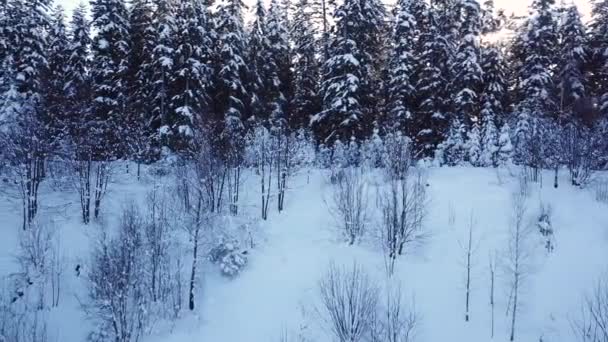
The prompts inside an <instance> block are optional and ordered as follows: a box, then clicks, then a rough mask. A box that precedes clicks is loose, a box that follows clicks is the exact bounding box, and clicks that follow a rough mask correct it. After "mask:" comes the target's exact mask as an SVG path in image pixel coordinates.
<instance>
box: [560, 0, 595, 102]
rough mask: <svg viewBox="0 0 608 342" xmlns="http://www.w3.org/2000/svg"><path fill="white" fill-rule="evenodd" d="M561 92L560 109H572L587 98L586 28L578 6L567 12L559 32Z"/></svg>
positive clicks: (572, 6) (570, 7)
mask: <svg viewBox="0 0 608 342" xmlns="http://www.w3.org/2000/svg"><path fill="white" fill-rule="evenodd" d="M559 40H560V42H559V48H560V50H559V66H558V71H559V76H558V77H559V79H558V81H557V88H558V91H559V95H558V96H559V102H560V105H559V106H560V108H561V109H562V110H563V109H564V108H568V107H570V106H571V105H572V104H573V103H574V102H575V101H577V100H578V99H581V98H582V97H584V96H585V93H586V92H585V83H586V80H585V75H584V66H585V63H586V62H587V60H588V57H587V39H586V33H585V27H584V26H583V23H582V22H581V17H580V14H579V12H578V9H577V8H576V6H574V5H571V6H569V7H568V8H567V9H566V10H565V18H564V21H563V24H562V25H561V27H560V32H559Z"/></svg>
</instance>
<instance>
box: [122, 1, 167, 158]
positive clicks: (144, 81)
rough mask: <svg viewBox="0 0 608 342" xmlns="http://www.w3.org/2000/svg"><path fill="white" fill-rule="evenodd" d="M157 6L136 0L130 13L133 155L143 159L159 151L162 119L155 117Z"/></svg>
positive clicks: (131, 138) (130, 99)
mask: <svg viewBox="0 0 608 342" xmlns="http://www.w3.org/2000/svg"><path fill="white" fill-rule="evenodd" d="M156 39H157V35H156V27H155V26H154V8H153V6H152V3H151V0H135V1H133V2H132V3H131V8H130V12H129V47H130V49H129V69H128V71H127V82H128V83H127V84H128V92H129V101H128V106H127V115H128V121H129V129H130V131H131V132H130V134H129V140H130V141H129V142H130V143H129V145H130V146H129V155H131V156H132V158H134V159H136V160H140V161H146V160H152V159H155V158H157V157H158V154H159V151H158V149H159V147H160V146H159V139H158V130H159V128H160V120H159V118H156V119H154V117H153V109H154V90H155V84H154V68H153V66H154V59H153V58H154V48H155V46H156Z"/></svg>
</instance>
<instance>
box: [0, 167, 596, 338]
mask: <svg viewBox="0 0 608 342" xmlns="http://www.w3.org/2000/svg"><path fill="white" fill-rule="evenodd" d="M133 169H134V168H133V167H132V168H131V173H129V174H126V173H125V172H124V168H120V170H121V171H117V172H116V173H117V174H116V175H115V178H114V181H113V184H111V185H110V187H109V189H110V193H109V195H108V198H106V202H105V205H106V206H105V208H104V210H103V211H104V212H103V215H104V218H105V221H106V222H107V224H109V225H111V224H112V223H113V222H115V221H116V220H117V216H118V213H119V211H120V210H119V209H120V208H121V207H122V206H123V205H124V204H125V203H128V202H131V201H138V202H139V201H143V197H144V195H145V192H146V190H147V189H149V188H150V187H151V183H152V182H151V181H150V179H148V180H144V181H140V182H138V181H137V180H136V178H135V176H134V174H133ZM144 172H145V171H144ZM326 173H327V171H325V170H311V171H310V172H305V171H303V172H300V174H299V175H298V176H296V177H295V178H294V179H293V180H292V182H291V185H290V189H289V192H288V194H287V196H286V208H285V211H284V212H282V213H278V212H277V211H276V208H275V207H276V203H274V202H273V203H271V209H270V217H269V219H268V221H265V222H260V223H259V224H257V225H255V230H256V231H254V233H253V236H254V238H253V240H254V244H255V247H254V248H253V249H252V250H250V253H249V261H248V265H247V266H246V268H245V269H244V270H243V272H242V273H241V274H240V275H238V276H237V277H236V278H234V279H228V278H225V277H222V276H221V275H220V274H219V271H218V270H217V268H215V267H212V265H205V267H204V268H203V274H202V275H201V279H202V284H201V286H199V288H198V294H197V295H198V297H197V298H198V303H197V304H198V308H197V309H196V310H195V311H194V312H193V313H190V312H184V314H183V315H182V318H181V319H180V320H178V321H177V322H176V323H175V324H174V325H171V326H167V325H158V326H157V327H155V329H154V330H153V331H152V333H151V335H150V336H148V337H146V338H145V340H144V342H186V341H212V342H241V341H249V342H268V341H279V337H280V336H281V334H283V333H284V332H285V331H288V332H289V333H294V334H302V335H305V336H306V337H307V338H308V339H307V341H317V342H330V341H334V339H333V338H332V337H331V335H330V333H329V330H328V329H327V328H326V327H325V326H324V325H323V324H322V323H321V322H320V318H319V315H320V314H319V312H318V311H317V310H316V309H315V307H318V285H317V284H318V281H319V279H320V277H321V276H322V275H323V274H324V272H325V271H326V270H327V267H328V264H329V263H330V262H335V263H337V264H344V265H350V264H352V263H353V261H356V262H357V263H359V264H360V265H362V267H363V268H364V269H365V270H366V271H367V272H369V273H370V274H371V275H372V276H373V278H374V280H375V281H376V283H377V285H378V286H379V287H383V286H385V285H386V276H385V272H384V259H383V254H382V252H381V249H380V247H379V246H378V243H377V241H376V239H375V238H374V233H373V229H372V227H373V226H374V223H373V222H370V225H369V226H370V230H369V232H368V234H367V236H366V237H365V238H364V239H363V241H360V242H359V243H357V244H356V245H354V246H348V245H347V243H345V241H344V239H343V238H342V237H341V235H340V232H339V230H338V229H337V227H336V224H335V221H334V219H333V218H332V216H331V215H330V214H329V212H328V209H327V205H326V202H328V201H329V200H330V192H331V189H332V185H331V184H329V183H328V182H327V175H326ZM428 173H429V175H428V188H427V189H428V191H429V195H430V208H429V215H428V220H427V222H426V227H427V228H428V229H429V230H430V231H431V233H432V234H431V236H430V237H429V238H428V239H427V240H426V241H425V243H424V244H423V245H421V246H420V247H419V248H416V249H415V250H413V251H410V253H409V254H407V255H406V256H404V257H402V258H400V259H399V260H398V265H397V267H396V271H395V276H394V277H395V278H397V279H398V280H399V283H400V284H401V286H402V289H403V293H404V294H405V297H406V298H407V301H408V302H409V303H410V304H412V305H415V308H416V310H417V311H418V312H419V315H420V323H419V326H418V328H417V334H416V339H415V341H420V342H436V341H471V342H480V341H490V340H491V339H490V318H489V317H490V307H489V281H490V279H489V270H488V261H489V260H488V259H489V255H490V254H492V253H494V252H496V253H497V255H498V260H499V262H498V264H499V266H498V278H497V283H496V292H495V293H496V300H497V307H496V332H495V337H494V340H497V341H507V340H508V317H507V316H506V315H505V310H506V301H507V298H508V295H509V293H508V291H507V290H508V289H509V287H508V280H507V279H506V278H505V277H504V272H502V271H503V269H504V268H502V267H500V264H501V262H500V260H501V257H502V256H503V255H504V251H505V250H506V246H507V240H506V239H507V237H506V233H507V229H508V225H509V223H510V212H511V211H510V198H511V197H510V194H511V192H512V190H513V189H515V188H516V186H517V179H516V178H515V176H513V175H512V174H513V173H515V171H509V170H507V169H500V170H495V169H483V168H469V167H457V168H431V169H429V172H428ZM562 173H563V174H564V175H563V177H562V178H561V181H560V187H559V188H558V189H554V188H553V187H552V182H551V181H550V180H552V177H551V176H552V174H551V173H550V172H548V171H547V172H546V173H545V174H544V182H543V184H542V188H541V186H540V184H538V183H536V184H535V183H532V185H531V187H532V189H533V190H532V192H531V196H530V197H529V199H528V211H527V214H528V216H527V218H526V222H527V223H528V224H531V225H533V224H535V223H536V222H535V219H537V215H538V213H539V206H540V203H541V201H542V203H544V204H550V205H551V207H552V209H553V217H552V218H551V222H552V226H553V229H554V230H555V236H554V243H555V250H554V251H553V252H552V253H547V252H546V250H545V249H544V247H543V241H544V240H543V239H542V237H541V236H540V234H539V233H538V232H537V231H535V233H534V234H533V235H532V236H533V237H534V238H538V241H537V242H535V243H534V246H535V247H536V249H537V250H536V251H535V253H534V258H533V261H534V262H533V265H534V267H533V272H532V273H531V274H529V275H528V276H527V277H526V278H525V281H524V285H523V289H522V292H521V294H520V296H521V305H522V308H521V312H520V316H519V317H518V322H517V324H518V327H517V335H516V341H539V339H542V341H551V342H560V341H563V342H566V341H572V335H571V334H572V332H571V329H570V319H571V318H573V317H574V316H575V315H576V314H577V313H578V312H579V309H580V305H581V304H582V302H581V298H582V296H583V295H584V294H585V293H586V291H589V290H591V289H592V287H593V286H594V283H595V281H596V280H597V279H598V278H599V277H600V276H601V275H603V274H605V272H604V270H605V269H606V266H607V264H608V258H607V257H606V256H607V251H608V248H607V247H608V206H607V205H606V204H602V203H598V202H596V201H595V200H594V196H593V193H592V192H591V191H588V190H584V189H579V188H575V187H573V186H571V185H569V184H568V181H567V177H566V175H565V172H562ZM150 177H151V176H149V177H148V178H150ZM308 178H309V183H308V181H307V180H308ZM382 179H383V178H382V176H380V175H379V172H378V171H374V173H373V174H372V175H370V177H369V182H370V187H371V188H370V189H371V190H370V196H372V195H371V194H374V193H375V191H374V190H373V188H374V187H376V186H378V184H379V183H380V182H382ZM164 181H166V182H170V180H169V179H168V177H166V179H164ZM258 184H259V181H258V179H257V177H256V176H255V175H254V174H253V173H250V174H247V176H246V183H245V184H244V193H245V194H244V200H243V203H242V206H243V208H247V210H246V211H247V212H248V215H257V214H258V212H259V203H258V200H259V196H258V194H259V191H258V186H259V185H258ZM2 196H3V197H0V222H1V223H2V224H1V225H0V230H1V232H0V235H2V239H0V276H5V275H7V274H9V273H11V272H14V271H15V270H16V264H15V260H14V255H15V253H16V246H17V245H18V243H17V241H18V234H19V230H20V219H21V216H20V211H19V202H18V199H17V198H12V197H10V196H8V195H6V196H5V195H2ZM41 203H42V204H43V208H42V212H41V214H40V215H42V216H45V217H51V216H52V217H53V218H52V219H51V221H53V222H54V226H55V227H56V228H57V229H58V232H59V234H60V236H61V247H62V248H61V249H62V251H63V253H64V254H65V257H66V260H67V266H66V270H65V272H64V275H63V277H64V283H65V288H64V290H63V293H62V300H61V302H60V305H59V307H58V308H54V309H52V310H53V311H52V312H51V314H50V317H51V320H50V329H49V334H50V336H52V338H51V339H50V341H63V342H81V341H84V340H85V336H86V333H87V331H88V330H89V328H90V324H89V323H88V322H87V321H86V319H85V317H84V315H83V313H82V312H81V310H80V307H79V304H78V299H80V300H83V299H85V298H86V287H85V283H84V278H85V277H83V276H81V277H76V275H75V274H74V272H73V269H74V265H75V264H77V263H82V264H83V265H84V272H86V264H87V263H88V260H89V253H90V251H91V248H90V244H91V242H92V239H93V237H94V235H95V229H96V226H95V225H90V226H84V225H82V224H81V223H80V218H79V210H78V198H77V195H76V193H71V192H57V191H51V190H50V189H49V188H48V187H47V188H45V189H43V190H42V195H41ZM374 203H375V202H374V201H373V200H370V205H371V207H372V208H373V209H374V210H377V209H375V208H376V207H375V204H374ZM273 205H274V206H273ZM471 215H473V216H474V218H475V222H476V223H475V226H474V227H475V230H474V236H476V237H477V238H478V240H479V243H478V245H479V247H478V248H477V249H476V251H475V254H474V258H473V260H474V262H473V275H472V293H471V296H472V297H471V321H470V322H465V321H464V307H465V306H464V305H465V304H464V300H465V291H464V285H465V283H464V279H465V268H464V266H465V265H464V260H465V259H464V250H463V249H462V248H461V247H460V246H461V244H464V241H465V238H466V236H467V228H468V224H469V222H470V218H471ZM450 218H452V220H451V219H450ZM451 221H453V224H452V223H451ZM186 262H188V263H189V261H186ZM188 263H187V264H186V265H188Z"/></svg>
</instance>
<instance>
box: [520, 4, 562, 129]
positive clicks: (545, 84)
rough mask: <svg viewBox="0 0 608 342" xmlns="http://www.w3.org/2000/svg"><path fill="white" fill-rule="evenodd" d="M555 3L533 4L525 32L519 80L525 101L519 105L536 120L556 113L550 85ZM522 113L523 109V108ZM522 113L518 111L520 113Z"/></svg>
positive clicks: (555, 51)
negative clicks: (523, 57) (532, 14)
mask: <svg viewBox="0 0 608 342" xmlns="http://www.w3.org/2000/svg"><path fill="white" fill-rule="evenodd" d="M553 3H554V0H535V1H534V2H533V4H532V9H533V10H534V12H535V14H534V16H532V17H531V19H530V23H529V25H528V30H527V31H526V32H525V39H524V40H523V41H524V43H525V45H524V48H525V60H524V63H523V68H522V70H521V75H520V77H521V78H522V79H523V81H522V90H523V95H524V98H523V100H522V102H521V103H520V104H519V106H520V108H521V107H522V106H523V107H525V108H526V109H527V110H528V111H531V113H532V115H534V116H537V117H543V116H549V115H551V114H552V113H554V112H555V109H556V108H557V107H556V99H555V89H554V83H553V77H552V75H553V64H554V58H555V55H556V54H557V50H556V49H557V32H556V25H557V24H556V20H555V18H554V11H553V7H552V5H553ZM522 109H523V108H522ZM520 110H521V109H520Z"/></svg>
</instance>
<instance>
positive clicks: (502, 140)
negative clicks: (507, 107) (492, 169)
mask: <svg viewBox="0 0 608 342" xmlns="http://www.w3.org/2000/svg"><path fill="white" fill-rule="evenodd" d="M496 157H497V159H496V161H497V164H498V165H508V164H509V163H511V161H512V159H513V145H512V144H511V128H510V127H509V124H508V123H506V122H505V123H504V124H503V125H502V127H501V128H500V133H499V134H498V151H497V155H496Z"/></svg>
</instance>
